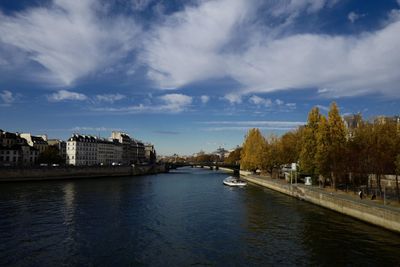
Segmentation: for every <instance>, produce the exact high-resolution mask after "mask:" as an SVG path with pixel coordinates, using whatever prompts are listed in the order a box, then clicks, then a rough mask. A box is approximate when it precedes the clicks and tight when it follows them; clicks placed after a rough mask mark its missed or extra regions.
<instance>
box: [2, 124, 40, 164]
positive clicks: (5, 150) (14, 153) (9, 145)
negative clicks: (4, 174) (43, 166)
mask: <svg viewBox="0 0 400 267" xmlns="http://www.w3.org/2000/svg"><path fill="white" fill-rule="evenodd" d="M38 156H39V151H38V150H37V149H35V148H33V147H31V146H29V145H28V143H27V141H26V140H25V139H23V138H21V137H20V136H19V135H18V133H10V132H5V131H3V130H0V166H29V165H33V164H35V163H36V162H37V160H38Z"/></svg>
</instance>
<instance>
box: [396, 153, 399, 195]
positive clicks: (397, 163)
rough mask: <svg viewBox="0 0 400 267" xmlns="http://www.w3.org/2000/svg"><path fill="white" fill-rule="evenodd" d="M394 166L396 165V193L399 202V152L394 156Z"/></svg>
mask: <svg viewBox="0 0 400 267" xmlns="http://www.w3.org/2000/svg"><path fill="white" fill-rule="evenodd" d="M395 166H396V195H397V201H398V202H400V192H399V174H400V154H398V155H397V157H396V161H395Z"/></svg>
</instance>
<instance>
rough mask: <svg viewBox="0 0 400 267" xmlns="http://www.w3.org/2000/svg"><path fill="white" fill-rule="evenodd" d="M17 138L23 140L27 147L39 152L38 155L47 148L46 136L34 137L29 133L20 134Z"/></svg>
mask: <svg viewBox="0 0 400 267" xmlns="http://www.w3.org/2000/svg"><path fill="white" fill-rule="evenodd" d="M19 136H20V137H21V138H24V139H25V140H26V141H27V142H28V145H30V146H31V147H33V148H36V149H37V150H39V154H40V153H42V152H43V151H45V150H46V148H47V147H48V146H49V144H48V143H47V135H39V136H35V135H32V134H30V133H21V134H19Z"/></svg>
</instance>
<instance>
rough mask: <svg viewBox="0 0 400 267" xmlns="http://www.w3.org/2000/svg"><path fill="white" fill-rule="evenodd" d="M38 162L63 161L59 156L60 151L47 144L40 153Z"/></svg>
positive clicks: (54, 162)
mask: <svg viewBox="0 0 400 267" xmlns="http://www.w3.org/2000/svg"><path fill="white" fill-rule="evenodd" d="M38 162H39V163H46V164H61V163H64V162H63V159H62V157H61V156H60V151H59V149H58V147H56V146H48V147H47V148H46V149H45V150H44V151H43V152H42V153H40V155H39V158H38Z"/></svg>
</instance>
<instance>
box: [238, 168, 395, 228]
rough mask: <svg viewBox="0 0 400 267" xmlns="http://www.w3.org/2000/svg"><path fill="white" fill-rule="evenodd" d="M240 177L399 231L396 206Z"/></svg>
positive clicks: (271, 181) (260, 179)
mask: <svg viewBox="0 0 400 267" xmlns="http://www.w3.org/2000/svg"><path fill="white" fill-rule="evenodd" d="M242 178H243V179H245V180H247V181H249V182H251V183H254V184H258V185H261V186H264V187H267V188H269V189H272V190H275V191H278V192H281V193H283V194H286V195H289V196H293V197H297V198H299V199H302V200H305V201H308V202H311V203H314V204H316V205H319V206H322V207H325V208H328V209H331V210H334V211H337V212H340V213H342V214H346V215H348V216H351V217H354V218H357V219H359V220H362V221H365V222H368V223H371V224H374V225H377V226H381V227H384V228H386V229H389V230H392V231H396V232H398V233H400V209H398V208H394V207H388V206H381V205H379V204H374V205H372V204H366V203H362V201H355V200H352V199H346V198H345V197H340V196H338V195H336V194H331V193H329V192H324V191H323V190H321V189H314V188H312V187H307V186H305V185H290V184H281V183H277V182H274V181H273V180H270V179H263V178H258V177H254V176H251V175H247V176H242Z"/></svg>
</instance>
